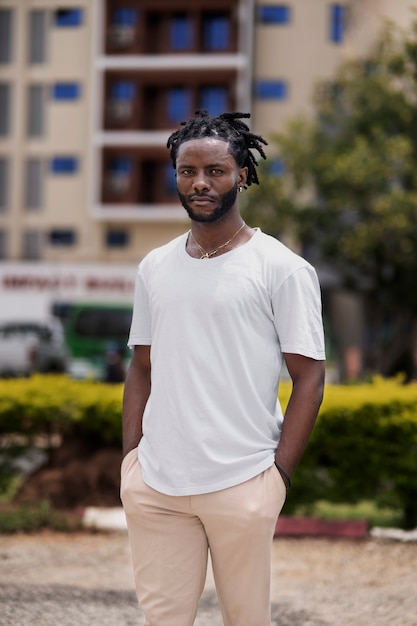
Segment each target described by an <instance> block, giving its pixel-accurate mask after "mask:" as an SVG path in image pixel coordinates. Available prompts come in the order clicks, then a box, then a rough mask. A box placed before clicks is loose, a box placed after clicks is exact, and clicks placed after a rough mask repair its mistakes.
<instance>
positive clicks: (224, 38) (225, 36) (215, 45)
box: [203, 14, 230, 52]
mask: <svg viewBox="0 0 417 626" xmlns="http://www.w3.org/2000/svg"><path fill="white" fill-rule="evenodd" d="M229 48H230V18H229V16H228V15H215V14H213V15H206V16H205V17H204V18H203V49H204V50H206V51H213V52H219V51H221V50H229Z"/></svg>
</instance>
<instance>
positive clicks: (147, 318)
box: [128, 268, 152, 348]
mask: <svg viewBox="0 0 417 626" xmlns="http://www.w3.org/2000/svg"><path fill="white" fill-rule="evenodd" d="M151 330H152V329H151V315H150V309H149V295H148V291H147V289H146V285H145V282H144V279H143V275H142V272H141V268H139V271H138V273H137V276H136V282H135V297H134V302H133V316H132V324H131V327H130V334H129V339H128V346H129V348H133V346H149V345H151V343H152V332H151Z"/></svg>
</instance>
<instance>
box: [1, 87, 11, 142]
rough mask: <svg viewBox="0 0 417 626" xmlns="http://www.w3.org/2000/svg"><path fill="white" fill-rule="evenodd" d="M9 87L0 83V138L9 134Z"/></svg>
mask: <svg viewBox="0 0 417 626" xmlns="http://www.w3.org/2000/svg"><path fill="white" fill-rule="evenodd" d="M10 91H11V88H10V85H8V84H7V83H0V137H7V135H9V133H10Z"/></svg>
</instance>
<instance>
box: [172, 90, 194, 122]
mask: <svg viewBox="0 0 417 626" xmlns="http://www.w3.org/2000/svg"><path fill="white" fill-rule="evenodd" d="M191 109H192V95H191V91H190V90H189V89H186V88H185V87H174V88H172V89H169V90H168V94H167V119H168V121H169V122H173V123H175V124H178V123H180V122H182V121H183V120H185V119H186V118H188V117H190V115H191Z"/></svg>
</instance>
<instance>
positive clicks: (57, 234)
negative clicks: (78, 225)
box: [48, 229, 77, 246]
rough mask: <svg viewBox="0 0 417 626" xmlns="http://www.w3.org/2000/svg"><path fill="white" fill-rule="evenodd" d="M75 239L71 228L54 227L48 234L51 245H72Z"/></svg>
mask: <svg viewBox="0 0 417 626" xmlns="http://www.w3.org/2000/svg"><path fill="white" fill-rule="evenodd" d="M76 239H77V238H76V234H75V232H74V231H73V230H71V229H55V230H51V231H50V233H49V234H48V241H49V243H50V244H51V246H73V245H74V244H75V242H76Z"/></svg>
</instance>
